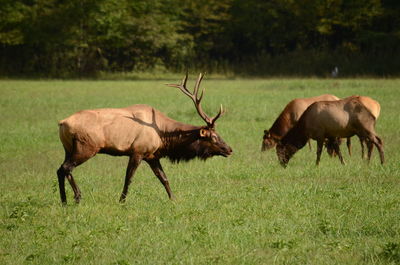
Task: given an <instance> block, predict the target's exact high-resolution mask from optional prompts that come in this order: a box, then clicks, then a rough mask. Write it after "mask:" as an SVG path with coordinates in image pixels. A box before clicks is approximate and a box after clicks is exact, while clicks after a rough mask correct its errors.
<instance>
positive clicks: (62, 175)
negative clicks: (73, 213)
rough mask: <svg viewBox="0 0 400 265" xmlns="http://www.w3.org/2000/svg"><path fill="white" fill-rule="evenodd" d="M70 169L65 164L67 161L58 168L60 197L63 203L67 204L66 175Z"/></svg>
mask: <svg viewBox="0 0 400 265" xmlns="http://www.w3.org/2000/svg"><path fill="white" fill-rule="evenodd" d="M70 171H71V169H70V168H69V166H67V165H66V164H65V162H64V163H63V164H62V165H61V166H60V168H59V169H58V170H57V177H58V187H59V190H60V198H61V203H62V204H67V196H66V194H65V177H66V176H67V174H69V172H70Z"/></svg>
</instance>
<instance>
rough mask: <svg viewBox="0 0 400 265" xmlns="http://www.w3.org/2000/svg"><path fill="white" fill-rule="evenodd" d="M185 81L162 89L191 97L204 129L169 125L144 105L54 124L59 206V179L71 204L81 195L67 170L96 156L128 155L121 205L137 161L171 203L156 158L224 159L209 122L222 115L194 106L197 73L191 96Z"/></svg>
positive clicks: (101, 111)
mask: <svg viewBox="0 0 400 265" xmlns="http://www.w3.org/2000/svg"><path fill="white" fill-rule="evenodd" d="M187 78H188V75H187V74H186V76H185V77H184V79H183V80H182V83H181V84H168V86H170V87H177V88H179V89H180V90H181V91H182V92H183V93H184V94H185V95H187V96H189V97H190V98H191V100H192V101H193V102H194V105H195V107H196V110H197V113H198V114H199V115H200V117H201V118H202V119H203V120H204V121H205V122H206V125H205V126H194V125H189V124H184V123H181V122H178V121H175V120H173V119H170V118H169V117H167V116H165V115H164V114H162V113H161V112H160V111H158V110H156V109H154V108H152V107H151V106H148V105H133V106H130V107H126V108H107V109H94V110H83V111H80V112H77V113H75V114H73V115H71V116H70V117H68V118H66V119H64V120H62V121H60V122H59V133H60V139H61V142H62V144H63V146H64V150H65V160H64V162H63V163H62V165H61V166H60V168H59V169H58V170H57V176H58V183H59V189H60V197H61V202H62V203H64V204H65V203H66V202H67V200H66V195H65V178H67V179H68V181H69V183H70V185H71V187H72V190H73V191H74V199H75V202H77V203H78V202H79V201H80V198H81V192H80V190H79V188H78V186H77V185H76V182H75V180H74V178H73V176H72V174H71V172H72V170H73V169H74V168H75V167H77V166H79V165H80V164H82V163H84V162H85V161H87V160H88V159H90V158H91V157H93V156H95V155H96V154H97V153H104V154H109V155H112V156H128V157H129V162H128V167H127V169H126V174H125V184H124V187H123V190H122V194H121V197H120V202H124V201H125V198H126V195H127V193H128V187H129V184H130V183H131V178H132V176H133V175H134V173H135V170H136V169H137V167H138V166H139V164H140V162H141V161H143V160H144V161H146V162H147V163H148V164H149V166H150V167H151V169H152V171H153V172H154V174H155V175H156V176H157V178H158V179H159V180H160V181H161V183H162V184H163V185H164V188H165V190H166V191H167V193H168V196H169V198H170V199H172V198H173V197H174V196H173V194H172V191H171V189H170V187H169V183H168V179H167V176H166V175H165V173H164V171H163V168H162V166H161V164H160V159H161V158H163V157H167V158H169V159H170V160H171V161H172V162H176V163H178V162H179V161H188V160H191V159H193V158H196V157H197V158H200V159H202V160H206V159H207V158H210V157H212V156H217V155H221V156H224V157H227V156H229V155H230V154H231V153H232V149H231V148H230V147H229V146H228V145H227V144H226V143H225V142H224V141H223V140H222V138H221V137H220V136H219V135H218V133H217V132H216V131H215V122H216V121H217V119H218V118H219V117H220V116H221V115H222V114H223V109H222V105H221V108H220V110H219V112H218V114H217V115H216V116H214V117H212V118H210V117H209V116H207V115H206V113H205V112H204V111H203V109H202V107H201V104H200V102H201V99H202V97H203V94H204V89H203V90H202V92H201V95H200V96H199V86H200V82H201V80H202V79H203V75H202V74H200V75H199V77H198V79H197V81H196V84H195V87H194V92H193V93H191V92H190V91H189V90H188V89H187V88H186V82H187Z"/></svg>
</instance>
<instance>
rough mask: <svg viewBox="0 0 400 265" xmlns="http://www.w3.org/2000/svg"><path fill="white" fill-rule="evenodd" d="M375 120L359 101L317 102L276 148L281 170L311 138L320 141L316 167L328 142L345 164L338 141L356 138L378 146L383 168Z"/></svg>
mask: <svg viewBox="0 0 400 265" xmlns="http://www.w3.org/2000/svg"><path fill="white" fill-rule="evenodd" d="M375 120H376V118H375V117H374V115H373V114H372V113H371V112H370V111H369V110H368V108H367V107H365V106H364V104H363V103H362V102H361V100H360V98H359V97H349V98H345V99H343V100H339V101H320V102H315V103H313V104H312V105H311V106H310V107H308V109H307V110H306V111H305V112H304V113H303V115H302V116H301V118H300V120H299V121H298V123H297V124H296V125H295V126H294V127H293V128H292V129H291V130H290V131H289V132H288V133H287V134H286V135H285V136H284V137H283V138H282V140H281V141H280V143H279V144H278V145H277V148H276V152H277V155H278V159H279V161H280V163H281V165H282V166H286V165H287V163H288V162H289V160H290V158H291V157H292V156H293V155H294V154H295V153H296V152H297V151H298V150H299V149H301V148H302V147H303V146H304V145H305V144H306V143H307V141H308V140H309V139H310V138H311V139H314V140H316V141H317V161H316V164H317V165H318V164H319V161H320V158H321V152H322V148H323V144H324V141H325V139H328V141H330V142H331V143H332V146H333V148H334V149H335V152H336V153H337V154H338V156H339V159H340V161H341V162H342V164H344V161H343V157H342V155H341V153H340V149H339V144H338V142H337V139H338V138H348V137H351V136H353V135H357V136H358V137H359V138H360V139H362V140H364V139H365V140H367V141H368V142H370V143H372V144H374V145H376V147H377V148H378V150H379V154H380V159H381V163H382V164H383V163H384V153H383V144H382V140H381V139H380V138H379V137H378V136H377V135H376V133H375ZM371 146H372V145H371ZM369 148H370V147H369ZM370 158H371V150H369V151H368V160H369V159H370Z"/></svg>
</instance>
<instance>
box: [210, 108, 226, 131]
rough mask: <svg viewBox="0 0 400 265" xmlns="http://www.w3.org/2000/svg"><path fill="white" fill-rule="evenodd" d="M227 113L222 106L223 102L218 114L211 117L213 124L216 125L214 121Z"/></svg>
mask: <svg viewBox="0 0 400 265" xmlns="http://www.w3.org/2000/svg"><path fill="white" fill-rule="evenodd" d="M224 114H225V110H224V109H223V108H222V104H221V105H220V108H219V112H218V114H217V115H216V116H215V117H213V118H211V119H210V123H211V126H212V127H214V123H215V122H216V121H217V120H218V118H219V117H220V116H222V115H224Z"/></svg>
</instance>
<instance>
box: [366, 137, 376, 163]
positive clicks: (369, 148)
mask: <svg viewBox="0 0 400 265" xmlns="http://www.w3.org/2000/svg"><path fill="white" fill-rule="evenodd" d="M365 142H366V145H367V150H368V155H367V158H368V161H370V160H371V155H372V150H373V149H374V143H372V142H371V141H369V140H366V141H365Z"/></svg>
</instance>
